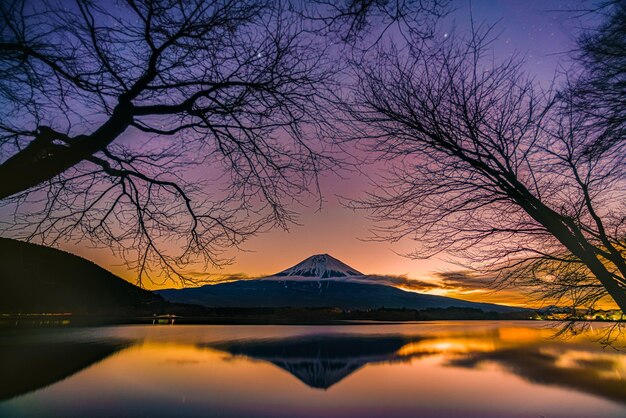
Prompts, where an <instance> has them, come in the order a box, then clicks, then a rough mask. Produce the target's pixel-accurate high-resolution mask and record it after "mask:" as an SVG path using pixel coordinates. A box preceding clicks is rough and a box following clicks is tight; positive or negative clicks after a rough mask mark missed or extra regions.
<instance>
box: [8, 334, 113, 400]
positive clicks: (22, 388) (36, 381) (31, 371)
mask: <svg viewBox="0 0 626 418" xmlns="http://www.w3.org/2000/svg"><path fill="white" fill-rule="evenodd" d="M124 347H125V346H124V345H122V344H114V343H87V342H81V343H75V342H56V343H38V344H32V343H17V342H14V343H6V342H5V343H0V376H2V379H1V381H0V401H2V400H5V399H9V398H13V397H15V396H18V395H23V394H25V393H28V392H31V391H33V390H36V389H40V388H43V387H46V386H48V385H51V384H53V383H56V382H59V381H61V380H63V379H65V378H67V377H69V376H71V375H73V374H75V373H77V372H79V371H81V370H82V369H84V368H86V367H88V366H91V365H92V364H94V363H97V362H99V361H101V360H103V359H105V358H106V357H108V356H110V355H112V354H114V353H115V352H117V351H119V350H121V349H122V348H124Z"/></svg>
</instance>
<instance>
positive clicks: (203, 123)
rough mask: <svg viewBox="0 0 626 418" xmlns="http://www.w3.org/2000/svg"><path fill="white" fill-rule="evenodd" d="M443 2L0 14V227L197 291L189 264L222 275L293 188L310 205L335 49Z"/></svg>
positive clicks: (59, 6) (170, 3) (86, 6)
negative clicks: (229, 251) (114, 259)
mask: <svg viewBox="0 0 626 418" xmlns="http://www.w3.org/2000/svg"><path fill="white" fill-rule="evenodd" d="M446 5H447V0H429V1H408V2H402V4H397V5H396V6H393V5H392V4H391V3H388V2H380V1H368V2H360V1H346V2H341V3H333V2H325V1H319V2H313V3H312V6H311V7H312V8H313V10H310V9H309V6H308V5H307V4H301V3H300V2H289V1H285V2H283V1H275V0H265V1H256V0H255V1H248V0H243V1H234V0H209V1H204V0H184V1H180V0H160V1H149V0H118V1H114V0H111V1H105V2H100V1H91V0H75V1H74V2H66V1H60V0H58V1H56V0H49V1H46V0H43V1H40V2H35V1H33V2H30V1H26V0H12V1H8V2H2V3H1V4H0V109H1V110H0V115H1V116H0V120H1V122H0V201H1V202H2V206H3V207H2V208H0V209H1V210H2V211H3V212H2V213H3V215H6V216H7V221H6V222H4V223H1V224H0V225H1V227H2V230H3V231H4V233H5V234H9V235H12V236H18V237H22V238H26V239H28V240H40V241H43V242H44V243H47V244H54V243H56V242H58V241H59V240H63V241H67V240H77V241H81V240H85V239H87V240H90V241H91V242H92V243H94V244H96V245H105V246H110V247H111V248H113V249H114V250H116V251H119V253H120V254H121V256H122V257H123V258H124V259H125V260H126V261H127V262H128V263H129V264H130V265H131V266H133V267H135V268H136V270H137V272H138V277H139V282H140V283H141V282H142V280H143V279H144V278H149V279H150V280H154V279H155V276H154V272H156V273H157V274H158V273H160V272H164V273H165V276H167V277H174V278H175V279H178V280H179V282H180V283H182V284H186V283H188V282H190V281H193V280H192V278H190V277H187V276H185V275H183V274H181V273H180V271H181V267H182V266H184V265H186V264H187V263H188V262H191V261H194V260H197V259H200V260H202V261H204V263H205V265H208V264H212V265H219V264H222V263H226V262H228V261H229V260H228V259H224V258H223V257H222V251H223V250H224V249H225V248H228V247H231V246H238V245H239V244H240V243H241V242H242V241H244V240H245V239H246V238H247V237H249V236H250V235H252V234H255V233H257V232H259V231H262V230H266V229H268V228H270V227H272V226H276V225H278V226H281V227H286V226H287V225H289V224H290V223H291V222H293V221H294V219H295V218H294V216H295V214H294V213H293V212H291V210H290V209H289V208H290V204H291V203H293V202H294V201H301V200H303V199H304V196H306V193H309V192H310V191H311V190H312V191H313V192H314V193H315V192H316V195H317V197H318V200H319V201H321V197H320V194H319V188H318V186H317V174H318V172H319V170H322V169H326V168H329V167H333V166H334V165H333V164H334V161H335V160H334V159H333V158H331V156H330V155H329V153H328V152H326V151H327V147H326V145H327V144H325V143H324V142H323V141H321V140H320V138H321V137H325V136H327V137H332V135H324V134H323V131H324V130H325V129H327V128H329V127H332V124H331V121H332V119H333V117H332V116H333V111H332V106H330V105H329V103H328V102H327V100H326V92H327V91H328V90H331V89H332V90H333V91H336V90H337V89H338V87H337V86H336V85H335V84H334V81H333V80H334V78H333V77H334V75H335V74H336V73H337V72H338V71H339V70H340V69H341V63H339V62H338V61H339V57H340V54H338V53H337V50H338V49H341V47H342V46H348V48H347V49H349V48H350V47H357V44H358V39H359V37H360V36H361V35H364V34H365V32H366V31H367V30H369V29H370V28H372V27H374V26H376V25H379V24H380V25H383V29H382V32H383V33H384V31H385V30H386V28H387V27H388V26H387V25H389V24H390V23H392V22H405V23H411V24H415V23H418V22H419V23H420V25H421V26H420V27H421V29H420V30H423V34H424V36H426V34H427V33H429V30H428V28H427V25H426V23H428V24H429V25H430V24H432V23H433V22H434V20H436V18H437V17H438V16H440V15H441V14H442V13H443V10H444V9H445V7H446ZM422 14H423V15H424V19H423V20H422V19H421V18H420V19H419V20H415V19H417V18H418V17H420V16H421V15H422ZM413 26H414V25H413ZM418 32H419V31H418ZM419 33H422V32H419ZM329 35H339V36H329ZM346 41H349V42H346ZM370 45H371V44H370ZM329 50H330V51H331V52H334V53H333V54H329V53H328V51H329ZM174 249H179V250H180V251H175V250H174Z"/></svg>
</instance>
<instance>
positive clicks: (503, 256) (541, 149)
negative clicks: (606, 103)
mask: <svg viewBox="0 0 626 418" xmlns="http://www.w3.org/2000/svg"><path fill="white" fill-rule="evenodd" d="M489 42H490V31H489V30H477V31H475V34H474V35H473V36H472V37H471V38H470V39H468V40H463V39H460V38H456V37H454V36H451V37H449V38H448V39H447V40H445V41H443V42H432V43H431V44H430V47H429V48H402V49H398V48H389V49H387V50H379V51H378V52H377V54H376V55H375V57H374V58H373V59H372V60H371V63H370V64H369V65H368V66H366V67H365V68H364V69H357V72H358V73H359V79H358V82H357V83H356V86H355V88H354V92H353V102H352V103H351V104H350V106H349V109H348V110H349V112H350V115H351V117H352V119H353V120H354V121H355V123H354V126H353V128H354V132H353V136H354V137H355V138H358V139H359V140H360V143H361V144H363V145H364V146H365V147H366V148H367V149H368V150H370V151H372V152H373V153H374V155H375V157H376V159H377V160H378V161H379V163H384V164H386V165H387V167H388V168H389V169H388V171H387V173H386V174H385V175H383V176H381V178H380V179H379V180H378V181H377V182H376V183H375V184H374V187H373V191H371V192H370V193H369V194H368V195H367V197H365V198H364V199H362V200H361V201H358V202H353V204H352V207H355V208H359V209H367V210H369V211H370V212H371V213H372V216H373V217H374V219H376V220H377V221H378V222H379V223H378V226H377V228H376V229H375V230H374V231H373V232H374V239H381V240H389V239H391V240H398V239H401V238H404V237H409V238H412V239H414V240H416V241H417V242H418V244H419V248H418V249H417V250H416V251H415V252H414V253H413V254H411V256H413V257H429V256H433V255H435V254H439V253H443V252H445V253H448V254H452V255H454V256H457V257H458V259H460V260H462V262H464V263H466V264H468V265H469V266H471V267H473V268H478V269H482V270H487V271H489V272H490V273H492V274H495V276H493V277H494V285H497V284H500V285H503V284H506V285H510V286H516V285H520V284H524V283H528V282H527V281H525V282H522V281H521V280H522V279H525V278H528V277H529V274H527V273H529V272H531V271H533V272H534V273H535V274H536V276H535V278H538V279H541V280H542V281H543V282H544V283H549V282H550V284H551V285H553V286H552V290H553V291H555V293H553V294H544V295H545V296H550V297H560V296H563V295H566V294H567V292H570V293H573V292H576V291H582V292H586V293H584V294H585V295H586V296H585V298H584V299H585V300H586V301H597V300H598V299H599V298H601V297H605V296H606V295H610V297H611V298H612V299H613V300H614V301H615V302H616V303H617V305H618V306H619V307H620V308H621V309H622V310H625V309H626V241H625V238H626V211H625V208H626V205H625V203H626V196H625V195H624V190H625V189H624V186H625V180H626V177H625V173H624V171H625V169H626V165H625V164H624V155H623V153H621V152H619V151H618V150H617V149H616V148H606V149H602V150H599V151H598V152H594V153H588V152H585V150H587V149H588V147H589V145H590V144H593V143H595V142H596V141H597V140H598V137H597V135H599V134H601V131H599V130H590V129H585V127H586V126H587V124H588V123H589V121H590V119H589V118H588V117H587V116H586V115H585V114H584V113H582V112H578V111H576V110H575V109H574V108H573V107H572V106H571V103H569V102H568V101H563V100H560V98H559V95H558V94H554V93H553V92H552V91H544V90H542V89H541V88H540V87H539V85H537V84H536V83H535V82H533V80H532V79H529V78H527V77H526V76H525V75H524V73H523V71H522V63H521V62H519V61H518V60H516V59H515V58H512V59H509V60H504V61H499V62H497V61H494V60H493V59H488V58H486V57H488V56H489V54H488V52H489ZM555 274H556V275H557V276H555ZM535 284H537V282H536V281H535ZM544 289H545V288H544ZM566 296H567V295H566ZM570 296H571V295H570ZM578 300H581V299H580V298H578Z"/></svg>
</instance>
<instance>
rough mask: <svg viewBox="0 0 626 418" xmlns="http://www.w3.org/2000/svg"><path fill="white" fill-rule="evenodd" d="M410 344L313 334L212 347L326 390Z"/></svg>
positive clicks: (396, 357) (395, 358) (392, 339)
mask: <svg viewBox="0 0 626 418" xmlns="http://www.w3.org/2000/svg"><path fill="white" fill-rule="evenodd" d="M411 341H414V340H413V339H411V338H408V337H406V336H396V335H392V336H341V335H340V336H337V335H331V336H329V335H316V336H309V337H291V338H287V339H277V340H256V341H255V340H252V341H235V342H224V343H220V344H217V345H212V348H217V349H219V350H223V351H227V352H229V353H231V354H233V355H236V356H246V357H250V358H252V359H258V360H264V361H268V362H270V363H273V364H275V365H276V366H278V367H280V368H282V369H284V370H286V371H288V372H289V373H291V374H292V375H294V376H295V377H297V378H298V379H300V380H301V381H302V382H304V383H305V384H307V385H308V386H310V387H313V388H318V389H328V388H329V387H331V386H332V385H334V384H335V383H337V382H339V381H340V380H342V379H344V378H345V377H346V376H348V375H350V374H351V373H354V372H355V371H356V370H358V369H359V368H361V367H363V366H364V365H366V364H368V363H379V362H388V361H400V360H402V359H403V358H404V357H403V356H400V355H399V354H398V353H397V352H398V350H399V349H400V348H402V346H404V345H405V344H408V343H409V342H411Z"/></svg>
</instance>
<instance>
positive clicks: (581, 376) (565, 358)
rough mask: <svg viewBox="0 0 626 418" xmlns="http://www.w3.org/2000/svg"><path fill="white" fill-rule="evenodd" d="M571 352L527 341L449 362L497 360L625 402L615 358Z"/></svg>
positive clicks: (536, 378) (527, 375) (548, 381)
mask: <svg viewBox="0 0 626 418" xmlns="http://www.w3.org/2000/svg"><path fill="white" fill-rule="evenodd" d="M571 353H572V352H571V351H570V350H567V349H561V350H545V349H543V348H542V347H541V346H538V345H530V346H521V347H514V348H506V349H497V350H495V351H490V352H474V353H469V354H468V355H467V356H463V357H461V358H457V359H453V360H451V361H450V362H449V365H451V366H456V367H467V368H477V367H479V366H480V365H481V364H484V363H486V362H491V363H496V364H499V365H501V366H503V367H504V368H505V369H506V370H508V371H510V372H513V373H515V374H516V375H518V376H520V377H522V378H523V379H526V380H528V381H530V382H533V383H539V384H544V385H554V386H561V387H565V388H571V389H576V390H578V391H581V392H585V393H589V394H592V395H597V396H601V397H603V398H607V399H610V400H613V401H617V402H621V403H626V384H625V383H626V382H624V380H623V379H622V378H621V376H619V375H618V374H617V373H615V371H616V370H617V367H618V364H617V363H618V360H617V359H611V358H610V357H604V358H576V357H575V356H572V355H571ZM588 354H592V352H588ZM569 357H571V358H569Z"/></svg>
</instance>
